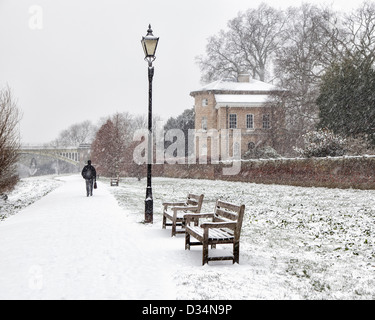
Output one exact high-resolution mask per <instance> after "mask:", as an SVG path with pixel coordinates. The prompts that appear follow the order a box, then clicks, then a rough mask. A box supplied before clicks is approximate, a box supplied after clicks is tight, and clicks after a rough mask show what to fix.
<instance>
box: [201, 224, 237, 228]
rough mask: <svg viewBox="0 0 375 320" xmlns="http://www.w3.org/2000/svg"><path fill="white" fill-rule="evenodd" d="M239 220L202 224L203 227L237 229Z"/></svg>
mask: <svg viewBox="0 0 375 320" xmlns="http://www.w3.org/2000/svg"><path fill="white" fill-rule="evenodd" d="M236 226H237V222H205V223H202V224H201V227H202V228H230V229H235V227H236Z"/></svg>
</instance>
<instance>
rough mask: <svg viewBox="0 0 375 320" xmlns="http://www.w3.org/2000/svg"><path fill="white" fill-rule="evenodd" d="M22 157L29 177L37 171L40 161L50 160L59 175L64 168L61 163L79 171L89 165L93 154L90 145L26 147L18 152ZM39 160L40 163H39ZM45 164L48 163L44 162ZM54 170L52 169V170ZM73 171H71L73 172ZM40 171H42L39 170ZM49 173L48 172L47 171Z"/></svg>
mask: <svg viewBox="0 0 375 320" xmlns="http://www.w3.org/2000/svg"><path fill="white" fill-rule="evenodd" d="M18 153H19V154H21V155H22V157H21V158H22V159H21V161H20V162H21V163H23V166H24V167H25V166H27V167H28V172H29V175H34V174H33V171H35V172H36V171H37V168H36V166H39V165H40V164H39V163H40V162H41V160H40V159H50V161H51V163H56V162H57V165H55V167H56V168H54V170H55V172H56V173H59V172H60V171H61V170H59V168H61V167H62V166H61V165H59V161H63V162H65V163H68V164H70V167H71V168H75V169H76V171H79V169H80V168H83V166H84V165H85V164H86V163H87V160H88V159H89V158H90V154H91V145H90V144H80V145H79V146H78V147H51V146H28V145H24V146H21V148H20V149H19V151H18ZM37 159H38V161H37ZM43 162H46V160H44V161H43ZM51 170H52V169H51ZM71 170H72V169H70V171H71ZM39 171H40V170H39ZM47 171H48V170H47Z"/></svg>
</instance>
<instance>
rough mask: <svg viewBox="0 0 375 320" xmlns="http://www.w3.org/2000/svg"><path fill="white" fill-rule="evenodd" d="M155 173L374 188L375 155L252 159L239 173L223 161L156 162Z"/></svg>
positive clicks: (164, 175)
mask: <svg viewBox="0 0 375 320" xmlns="http://www.w3.org/2000/svg"><path fill="white" fill-rule="evenodd" d="M154 167H155V168H154V170H153V175H154V176H163V177H173V178H191V179H211V180H227V181H242V182H251V183H263V184H284V185H294V186H304V187H328V188H353V189H375V156H364V157H337V158H311V159H277V160H249V161H243V162H241V170H240V173H239V174H236V175H223V168H225V167H228V166H225V165H223V164H216V165H215V164H194V165H187V164H174V165H170V164H165V165H155V166H154Z"/></svg>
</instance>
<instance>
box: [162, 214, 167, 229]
mask: <svg viewBox="0 0 375 320" xmlns="http://www.w3.org/2000/svg"><path fill="white" fill-rule="evenodd" d="M166 223H167V217H166V216H165V215H164V214H163V225H162V228H163V229H165V228H166V227H165V224H166Z"/></svg>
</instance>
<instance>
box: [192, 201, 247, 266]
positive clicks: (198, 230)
mask: <svg viewBox="0 0 375 320" xmlns="http://www.w3.org/2000/svg"><path fill="white" fill-rule="evenodd" d="M244 212H245V205H241V206H238V205H235V204H231V203H228V202H224V201H221V200H217V201H216V206H215V212H214V213H200V214H194V215H190V214H187V215H185V219H186V227H185V250H187V249H189V250H190V246H194V245H203V252H202V265H204V264H206V263H208V261H215V260H216V261H218V260H233V263H235V262H236V263H239V256H240V235H241V227H242V220H243V215H244ZM202 218H205V219H206V221H207V219H209V220H212V221H211V222H206V221H204V222H202V221H198V224H197V219H198V220H201V219H202ZM192 219H194V225H190V224H191V222H192ZM190 236H192V237H193V238H195V239H197V240H198V242H191V241H190ZM216 244H233V255H231V256H224V257H209V255H208V246H209V245H211V248H216Z"/></svg>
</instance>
